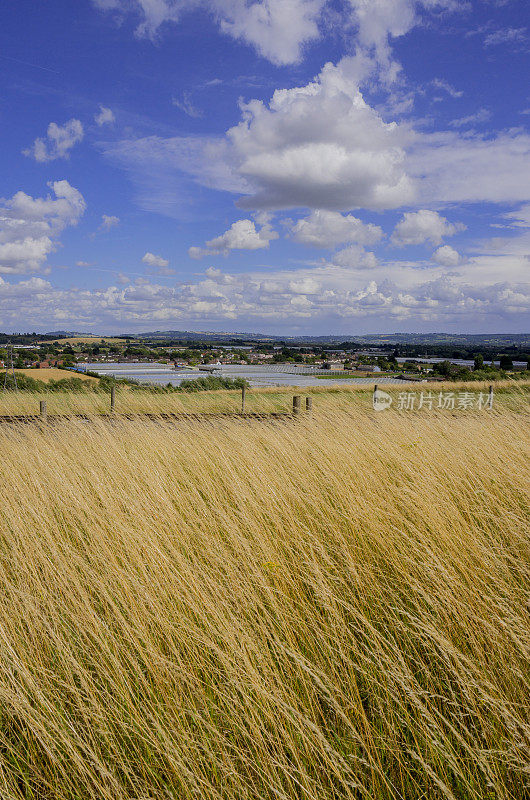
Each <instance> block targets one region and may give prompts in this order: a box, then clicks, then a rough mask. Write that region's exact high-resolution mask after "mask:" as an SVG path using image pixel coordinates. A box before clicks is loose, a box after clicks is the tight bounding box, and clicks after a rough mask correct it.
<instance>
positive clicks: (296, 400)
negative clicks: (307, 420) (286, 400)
mask: <svg viewBox="0 0 530 800" xmlns="http://www.w3.org/2000/svg"><path fill="white" fill-rule="evenodd" d="M301 410H302V398H301V397H300V395H299V394H295V395H294V397H293V414H299V413H300V411H301Z"/></svg>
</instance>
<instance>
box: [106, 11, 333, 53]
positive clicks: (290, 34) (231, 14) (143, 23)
mask: <svg viewBox="0 0 530 800" xmlns="http://www.w3.org/2000/svg"><path fill="white" fill-rule="evenodd" d="M325 2H326V0H255V2H247V0H93V3H94V5H96V6H97V7H98V8H100V9H101V10H103V11H120V12H133V13H135V14H136V15H137V16H138V17H139V24H138V27H137V28H136V35H137V36H145V37H148V38H151V39H154V38H156V36H157V35H158V33H159V30H160V28H161V26H162V25H164V24H166V23H173V24H176V23H178V22H179V21H180V19H181V17H182V15H183V14H184V13H185V12H188V11H192V10H193V9H197V8H202V9H206V10H207V11H209V13H210V14H211V15H212V17H213V18H214V19H215V20H216V22H217V24H218V25H219V27H220V29H221V30H222V31H223V32H224V33H226V34H227V35H229V36H231V37H232V38H234V39H239V40H241V41H243V42H245V43H246V44H248V45H250V46H252V47H254V48H255V49H256V50H257V52H258V53H259V54H260V55H262V56H263V57H264V58H267V59H269V61H272V63H273V64H292V63H296V62H297V61H299V60H300V57H301V54H302V49H303V46H304V44H306V43H307V42H310V41H312V40H314V39H316V38H318V36H319V28H318V20H319V17H320V14H321V11H322V8H323V6H324V4H325Z"/></svg>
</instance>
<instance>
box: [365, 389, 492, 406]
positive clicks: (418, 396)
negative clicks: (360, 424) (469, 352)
mask: <svg viewBox="0 0 530 800" xmlns="http://www.w3.org/2000/svg"><path fill="white" fill-rule="evenodd" d="M393 403H394V399H393V397H392V396H391V395H390V394H388V392H383V391H381V390H380V389H376V390H375V391H374V395H373V406H374V409H375V410H376V411H384V410H385V409H387V408H390V406H391V405H392V404H393ZM394 408H396V409H397V410H398V411H414V410H416V411H421V409H427V410H429V411H432V410H433V409H437V408H440V409H446V410H450V411H453V410H459V411H467V410H470V409H476V410H478V411H483V410H487V409H491V408H493V391H491V390H490V391H489V392H399V394H398V396H397V401H396V403H395V404H394Z"/></svg>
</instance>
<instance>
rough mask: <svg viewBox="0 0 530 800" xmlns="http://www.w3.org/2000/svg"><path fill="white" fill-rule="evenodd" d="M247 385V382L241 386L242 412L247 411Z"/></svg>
mask: <svg viewBox="0 0 530 800" xmlns="http://www.w3.org/2000/svg"><path fill="white" fill-rule="evenodd" d="M246 390H247V387H246V386H245V384H243V386H242V387H241V413H242V414H244V413H245V394H246Z"/></svg>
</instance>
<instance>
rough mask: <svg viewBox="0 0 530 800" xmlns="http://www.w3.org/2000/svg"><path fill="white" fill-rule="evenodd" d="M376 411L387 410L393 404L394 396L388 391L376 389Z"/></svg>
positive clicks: (374, 398) (374, 397)
mask: <svg viewBox="0 0 530 800" xmlns="http://www.w3.org/2000/svg"><path fill="white" fill-rule="evenodd" d="M373 404H374V411H385V410H386V409H387V408H390V406H391V405H392V397H391V396H390V395H389V394H388V392H382V391H381V389H376V390H375V392H374V396H373Z"/></svg>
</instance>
